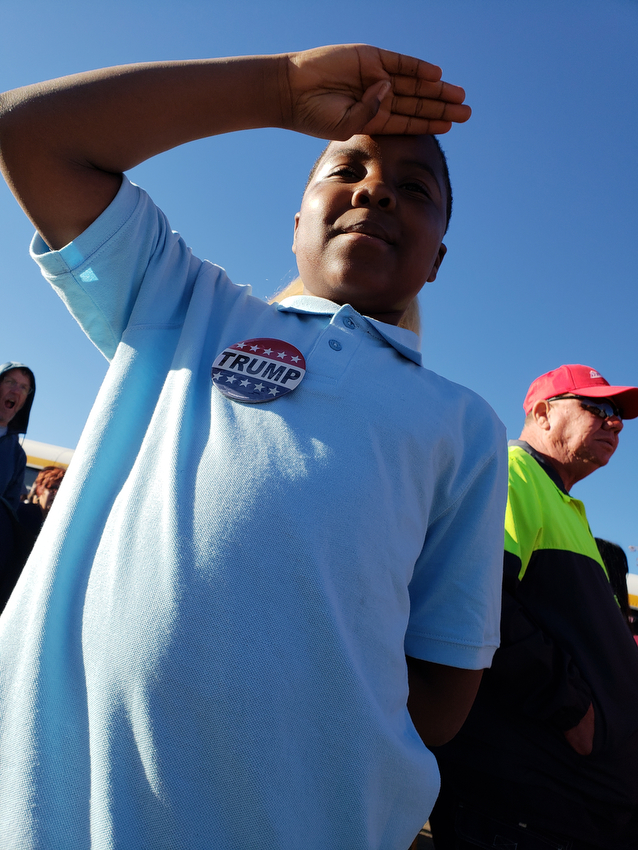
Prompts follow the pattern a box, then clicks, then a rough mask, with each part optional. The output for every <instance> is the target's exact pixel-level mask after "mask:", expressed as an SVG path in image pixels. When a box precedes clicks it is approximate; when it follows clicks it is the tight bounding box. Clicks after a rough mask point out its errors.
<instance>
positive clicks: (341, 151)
mask: <svg viewBox="0 0 638 850" xmlns="http://www.w3.org/2000/svg"><path fill="white" fill-rule="evenodd" d="M340 157H346V158H348V157H351V158H352V159H356V160H358V161H359V162H363V163H365V162H369V161H370V160H371V159H373V157H372V156H371V155H370V154H369V153H366V151H363V150H361V148H338V149H337V150H335V151H333V152H328V153H327V154H326V156H325V158H324V162H325V163H326V164H328V163H329V162H330V161H331V160H334V159H339V158H340ZM401 164H402V165H406V166H408V167H410V168H418V169H420V170H421V171H426V172H427V173H428V174H429V175H430V176H431V177H433V178H434V180H435V181H436V183H437V185H438V182H439V176H438V175H437V173H436V171H435V169H434V168H432V166H431V165H430V164H429V163H427V162H425V161H423V160H420V159H402V160H401Z"/></svg>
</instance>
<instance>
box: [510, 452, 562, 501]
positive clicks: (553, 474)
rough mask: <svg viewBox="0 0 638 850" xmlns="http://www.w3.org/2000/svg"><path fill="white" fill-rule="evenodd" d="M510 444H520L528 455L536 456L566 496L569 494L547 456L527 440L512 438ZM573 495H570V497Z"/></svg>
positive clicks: (537, 460) (535, 458)
mask: <svg viewBox="0 0 638 850" xmlns="http://www.w3.org/2000/svg"><path fill="white" fill-rule="evenodd" d="M508 446H518V448H519V449H523V451H524V452H527V454H528V455H531V457H533V458H534V460H535V461H536V462H537V463H538V464H539V465H540V466H541V467H542V469H543V470H544V471H545V472H546V473H547V475H549V477H550V478H551V479H552V481H553V482H554V484H555V485H556V486H557V487H558V489H559V490H560V491H561V492H562V493H564V494H565V495H566V496H569V493H568V492H567V490H566V489H565V485H564V484H563V480H562V478H561V477H560V475H559V474H558V472H557V471H556V470H555V469H554V467H553V466H552V465H551V463H550V462H549V461H548V460H547V458H545V457H543V455H542V454H540V453H539V452H537V451H536V449H533V448H532V447H531V446H530V444H529V443H528V442H526V441H525V440H510V441H509V442H508ZM571 498H572V497H571V496H570V499H571Z"/></svg>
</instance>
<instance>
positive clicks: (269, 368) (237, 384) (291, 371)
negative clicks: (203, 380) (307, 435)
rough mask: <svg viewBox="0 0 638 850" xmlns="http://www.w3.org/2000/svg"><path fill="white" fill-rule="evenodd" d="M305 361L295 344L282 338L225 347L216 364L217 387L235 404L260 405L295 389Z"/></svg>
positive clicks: (244, 342) (301, 376) (213, 375)
mask: <svg viewBox="0 0 638 850" xmlns="http://www.w3.org/2000/svg"><path fill="white" fill-rule="evenodd" d="M305 374H306V361H305V359H304V356H303V354H302V353H301V351H299V349H298V348H295V346H294V345H291V344H290V343H289V342H285V341H284V340H281V339H270V338H263V339H245V340H242V341H241V342H236V343H234V345H230V346H228V348H225V349H224V350H223V351H222V352H221V354H218V355H217V357H216V358H215V361H214V362H213V366H212V370H211V376H212V379H213V384H214V385H215V387H216V388H217V389H218V390H219V391H220V393H222V394H223V395H225V396H226V397H227V398H230V399H232V400H233V401H243V402H248V403H249V404H260V403H262V402H265V401H273V400H274V399H277V398H281V396H284V395H287V394H288V393H291V392H292V391H293V390H296V389H297V387H298V386H299V384H300V383H301V381H302V380H303V377H304V375H305Z"/></svg>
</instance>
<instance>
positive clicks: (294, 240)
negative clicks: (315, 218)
mask: <svg viewBox="0 0 638 850" xmlns="http://www.w3.org/2000/svg"><path fill="white" fill-rule="evenodd" d="M300 217H301V213H295V229H294V231H293V234H292V253H293V254H296V253H297V229H298V227H299V219H300Z"/></svg>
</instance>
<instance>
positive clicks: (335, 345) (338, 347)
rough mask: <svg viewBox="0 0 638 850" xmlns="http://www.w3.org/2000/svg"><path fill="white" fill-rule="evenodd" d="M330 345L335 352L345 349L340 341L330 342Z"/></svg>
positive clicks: (333, 340) (332, 340)
mask: <svg viewBox="0 0 638 850" xmlns="http://www.w3.org/2000/svg"><path fill="white" fill-rule="evenodd" d="M328 345H329V346H330V348H332V350H333V351H341V349H342V348H343V346H342V345H341V343H340V342H339V340H338V339H331V340H329V342H328Z"/></svg>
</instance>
